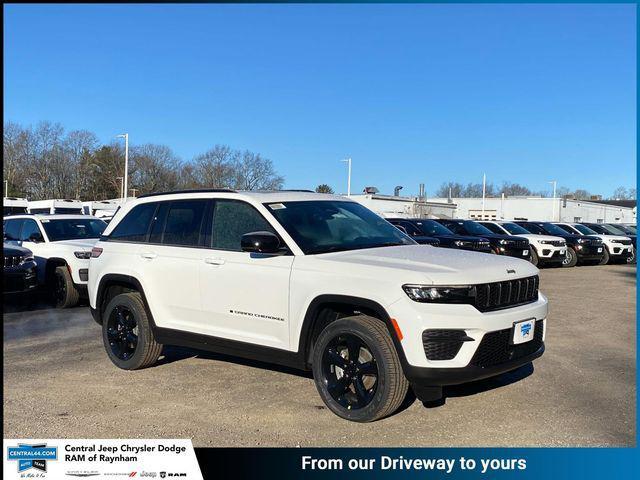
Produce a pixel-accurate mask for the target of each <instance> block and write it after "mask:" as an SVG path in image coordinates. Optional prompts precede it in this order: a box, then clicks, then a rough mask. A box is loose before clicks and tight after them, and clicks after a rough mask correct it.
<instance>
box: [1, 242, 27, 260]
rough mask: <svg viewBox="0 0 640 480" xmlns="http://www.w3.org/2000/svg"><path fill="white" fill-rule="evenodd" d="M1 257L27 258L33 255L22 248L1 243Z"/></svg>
mask: <svg viewBox="0 0 640 480" xmlns="http://www.w3.org/2000/svg"><path fill="white" fill-rule="evenodd" d="M2 255H3V256H12V257H15V256H18V255H19V256H22V257H28V256H31V255H33V253H32V252H31V250H29V249H28V248H23V247H21V246H19V245H11V244H8V243H3V244H2Z"/></svg>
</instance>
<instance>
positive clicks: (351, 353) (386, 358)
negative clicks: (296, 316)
mask: <svg viewBox="0 0 640 480" xmlns="http://www.w3.org/2000/svg"><path fill="white" fill-rule="evenodd" d="M313 377H314V380H315V383H316V387H317V388H318V392H319V393H320V397H322V400H323V401H324V403H325V404H326V405H327V407H329V409H330V410H331V411H332V412H333V413H335V414H336V415H338V416H340V417H342V418H345V419H347V420H352V421H355V422H371V421H374V420H378V419H380V418H383V417H385V416H387V415H390V414H392V413H393V412H395V411H396V410H397V409H398V407H400V404H401V403H402V401H403V400H404V398H405V396H406V394H407V389H408V388H409V383H408V381H407V379H406V378H405V376H404V373H403V372H402V366H401V364H400V360H399V358H398V353H397V352H396V349H395V346H394V344H393V340H392V339H391V337H390V336H389V332H388V331H387V327H386V326H385V324H384V323H383V322H381V321H380V320H378V319H376V318H372V317H368V316H364V315H359V316H356V317H348V318H342V319H340V320H336V321H335V322H333V323H331V324H329V325H328V326H327V327H326V328H325V329H324V330H323V331H322V332H321V333H320V335H319V336H318V339H317V341H316V344H315V346H314V353H313Z"/></svg>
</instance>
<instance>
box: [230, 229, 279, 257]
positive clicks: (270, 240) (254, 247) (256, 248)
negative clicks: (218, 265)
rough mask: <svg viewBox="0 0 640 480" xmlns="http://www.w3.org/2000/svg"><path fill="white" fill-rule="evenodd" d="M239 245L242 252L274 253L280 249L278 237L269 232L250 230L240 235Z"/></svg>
mask: <svg viewBox="0 0 640 480" xmlns="http://www.w3.org/2000/svg"><path fill="white" fill-rule="evenodd" d="M240 247H241V248H242V251H243V252H251V253H276V252H278V250H279V249H280V239H279V238H278V237H277V236H276V235H274V234H273V233H271V232H250V233H245V234H244V235H242V239H241V240H240Z"/></svg>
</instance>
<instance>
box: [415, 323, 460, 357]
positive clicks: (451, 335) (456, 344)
mask: <svg viewBox="0 0 640 480" xmlns="http://www.w3.org/2000/svg"><path fill="white" fill-rule="evenodd" d="M470 340H473V339H472V338H470V337H468V336H467V334H466V333H465V331H464V330H425V331H424V332H422V346H423V347H424V353H425V355H426V356H427V360H451V359H453V358H454V357H455V356H456V355H457V354H458V352H459V351H460V348H461V347H462V343H463V342H466V341H470Z"/></svg>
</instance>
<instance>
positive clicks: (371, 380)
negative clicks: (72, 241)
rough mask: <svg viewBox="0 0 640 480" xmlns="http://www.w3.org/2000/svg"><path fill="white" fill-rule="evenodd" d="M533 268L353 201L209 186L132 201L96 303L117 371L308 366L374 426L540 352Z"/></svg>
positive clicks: (107, 257)
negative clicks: (435, 240)
mask: <svg viewBox="0 0 640 480" xmlns="http://www.w3.org/2000/svg"><path fill="white" fill-rule="evenodd" d="M537 274H538V270H537V269H536V268H535V267H534V266H533V265H531V264H530V263H529V262H527V261H525V260H519V259H515V258H512V257H502V256H494V255H486V254H481V253H475V252H468V251H459V250H446V249H439V248H435V247H431V246H425V245H418V244H416V243H415V242H414V241H413V240H412V239H411V238H409V237H408V236H407V235H405V234H404V233H402V232H401V231H399V230H398V229H397V228H395V227H394V226H393V225H391V224H390V223H388V222H387V221H386V220H384V219H382V218H381V217H379V216H377V215H376V214H374V213H373V212H371V211H370V210H368V209H366V208H365V207H363V206H362V205H360V204H358V203H356V202H353V201H350V200H348V199H345V198H343V197H339V196H333V195H324V194H314V193H304V192H300V191H297V192H294V191H289V192H287V191H281V192H265V193H257V192H249V193H247V192H234V191H228V190H201V191H188V192H173V193H166V194H155V195H149V196H143V197H140V198H139V199H138V200H135V201H132V202H129V203H127V204H126V205H124V206H123V207H122V209H121V210H120V211H119V212H118V213H117V214H116V216H115V217H114V219H113V221H112V222H111V223H110V224H109V226H108V227H107V229H106V230H105V233H104V236H103V237H102V238H101V239H100V241H99V242H98V243H97V244H96V245H95V247H94V248H93V252H92V258H91V262H90V268H89V298H90V303H91V310H92V314H93V316H94V318H95V319H96V321H97V322H98V323H100V324H102V336H103V341H104V345H105V348H106V351H107V354H108V356H109V358H110V359H111V361H112V362H113V363H114V364H115V365H117V366H118V367H120V368H123V369H138V368H143V367H148V366H151V365H153V363H154V362H156V360H157V359H158V358H159V356H160V354H161V351H162V345H167V344H168V345H180V346H187V347H194V348H199V349H209V350H213V351H218V352H222V353H227V354H232V355H237V356H242V357H249V358H254V359H260V360H265V361H269V362H274V363H279V364H284V365H288V366H293V367H297V368H301V369H311V370H312V371H313V376H314V378H315V382H316V385H317V388H318V391H319V393H320V396H321V397H322V399H323V400H324V402H325V403H326V405H327V406H328V407H329V408H330V409H331V410H332V411H333V412H335V413H336V414H337V415H339V416H341V417H343V418H346V419H349V420H354V421H360V422H364V421H372V420H376V419H379V418H382V417H384V416H386V415H389V414H391V413H393V412H394V411H395V410H396V409H397V408H398V407H399V406H400V404H401V403H402V401H403V399H404V398H405V395H406V393H407V389H408V387H409V385H411V386H412V388H413V390H414V392H415V393H416V395H417V396H418V398H420V399H421V400H433V399H436V398H438V397H439V396H440V395H441V393H442V386H443V385H450V384H459V383H464V382H468V381H471V380H477V379H481V378H486V377H490V376H494V375H497V374H500V373H502V372H507V371H510V370H513V369H515V368H518V367H520V366H521V365H524V364H526V363H529V362H531V361H532V360H533V359H535V358H537V357H539V356H540V355H542V353H543V351H544V334H545V319H546V317H547V299H546V298H545V297H544V296H543V295H542V294H541V293H539V292H538V276H537Z"/></svg>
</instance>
